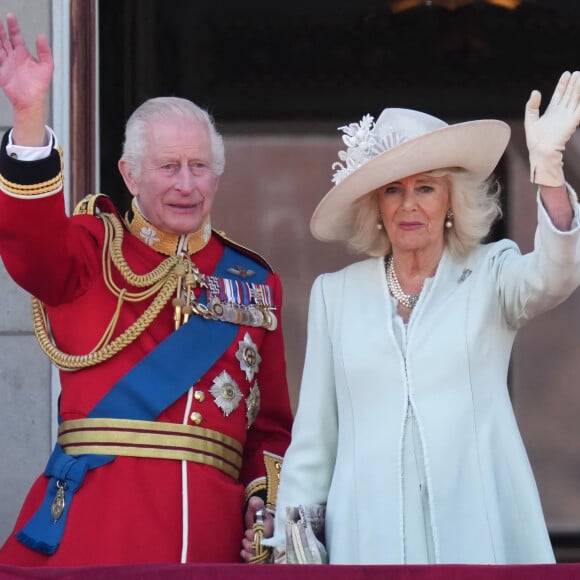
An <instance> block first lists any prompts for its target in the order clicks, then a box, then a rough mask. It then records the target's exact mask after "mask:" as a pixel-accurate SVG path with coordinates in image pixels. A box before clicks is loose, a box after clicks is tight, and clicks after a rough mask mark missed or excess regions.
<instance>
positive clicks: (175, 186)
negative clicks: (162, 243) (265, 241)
mask: <svg viewBox="0 0 580 580" xmlns="http://www.w3.org/2000/svg"><path fill="white" fill-rule="evenodd" d="M146 139H147V145H146V150H145V155H144V157H143V159H142V161H141V171H140V174H139V176H138V178H136V179H132V178H131V177H129V178H128V177H127V175H126V172H124V171H123V169H122V168H121V172H122V173H123V176H124V177H125V182H126V183H127V186H128V187H129V190H130V191H131V193H132V194H133V195H134V196H135V197H136V198H137V201H138V203H139V208H140V210H141V212H142V213H143V215H144V217H145V218H146V219H147V220H148V221H150V222H151V223H152V224H153V225H154V226H155V227H157V228H159V229H161V230H163V231H164V232H167V233H172V234H178V235H183V234H189V233H191V232H194V231H196V230H198V229H199V228H200V227H201V225H202V224H203V223H204V221H205V220H206V218H207V217H208V216H209V213H210V210H211V207H212V204H213V200H214V196H215V193H216V191H217V187H218V182H219V178H218V176H217V175H216V174H215V173H214V171H213V169H211V167H212V161H213V159H212V151H211V141H210V137H209V133H208V131H207V128H206V126H205V125H204V124H203V123H201V122H199V121H195V120H193V119H184V118H174V119H171V118H170V119H165V120H163V121H161V120H157V121H152V122H150V123H149V124H148V127H147V131H146Z"/></svg>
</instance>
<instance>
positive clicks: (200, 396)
mask: <svg viewBox="0 0 580 580" xmlns="http://www.w3.org/2000/svg"><path fill="white" fill-rule="evenodd" d="M193 396H194V397H195V400H196V401H199V402H200V403H203V402H204V401H205V393H204V392H203V391H195V393H193Z"/></svg>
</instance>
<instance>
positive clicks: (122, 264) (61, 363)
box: [32, 213, 187, 371]
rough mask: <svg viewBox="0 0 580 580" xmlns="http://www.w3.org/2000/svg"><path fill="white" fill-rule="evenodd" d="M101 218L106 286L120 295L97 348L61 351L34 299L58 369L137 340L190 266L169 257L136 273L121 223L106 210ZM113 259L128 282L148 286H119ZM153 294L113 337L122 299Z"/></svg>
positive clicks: (81, 364) (102, 357)
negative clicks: (125, 253) (78, 352)
mask: <svg viewBox="0 0 580 580" xmlns="http://www.w3.org/2000/svg"><path fill="white" fill-rule="evenodd" d="M99 217H100V218H101V219H102V220H103V224H104V226H105V239H104V244H103V253H102V264H103V276H104V279H105V284H106V285H107V288H108V289H109V290H110V291H111V293H112V294H113V295H115V296H116V297H117V307H116V309H115V312H114V313H113V316H112V318H111V321H110V322H109V324H108V326H107V328H106V329H105V332H104V333H103V336H102V337H101V339H100V340H99V342H98V343H97V345H96V346H95V347H94V349H93V350H92V351H91V352H89V353H87V354H81V355H71V354H67V353H64V352H62V351H61V350H59V349H58V348H57V347H56V345H55V344H54V342H53V340H52V337H51V336H50V331H49V329H48V321H47V317H46V310H45V307H44V304H43V303H42V302H41V301H40V300H38V298H35V297H33V298H32V320H33V324H34V333H35V335H36V338H37V340H38V343H39V344H40V347H41V349H42V350H43V351H44V353H45V354H46V355H47V356H48V357H49V358H50V360H51V361H52V362H53V363H54V364H55V365H56V366H57V367H58V368H59V369H61V370H65V371H75V370H79V369H84V368H88V367H91V366H94V365H97V364H99V363H102V362H104V361H106V360H108V359H110V358H111V357H113V356H115V355H116V354H117V353H119V352H120V351H121V350H123V349H124V348H125V347H126V346H128V345H129V344H131V343H132V342H133V341H135V340H136V339H137V338H138V337H139V336H140V335H141V334H142V333H143V332H144V331H145V329H147V328H148V327H149V325H150V324H151V323H152V322H153V320H155V318H156V317H157V315H158V314H159V313H160V312H161V310H162V309H163V307H164V306H165V305H166V304H167V303H168V302H169V300H170V299H171V297H172V295H173V294H174V292H175V290H176V288H177V283H178V280H179V279H181V278H182V277H183V275H184V274H185V271H186V268H187V266H186V264H185V259H184V258H183V257H181V256H170V257H168V258H166V259H165V260H163V262H161V264H159V266H157V267H156V268H155V269H154V270H152V271H151V272H148V273H147V274H143V275H140V274H136V273H135V272H133V271H132V270H131V268H130V267H129V265H128V264H127V262H126V260H125V257H124V256H123V251H122V244H123V235H124V232H123V226H122V225H121V222H120V221H119V219H118V218H117V217H116V216H114V215H113V214H106V213H103V214H100V215H99ZM111 262H112V263H113V264H114V265H115V267H116V269H117V270H118V271H119V273H120V274H121V275H122V277H123V279H124V280H125V281H126V282H127V283H128V284H130V285H131V286H134V287H137V288H145V290H143V291H141V292H129V291H128V290H127V289H126V288H119V287H118V286H117V284H116V283H115V282H114V280H113V276H112V271H111V270H112V269H111ZM154 294H157V295H156V296H155V298H154V299H153V301H152V302H151V304H150V305H149V306H148V307H147V309H146V310H145V312H143V314H142V315H141V316H140V317H139V318H138V319H137V320H135V322H133V324H131V326H129V327H128V328H127V329H126V330H125V331H124V332H123V333H121V334H120V335H119V336H117V338H115V339H114V340H111V336H112V335H113V332H114V330H115V327H116V325H117V322H118V320H119V314H120V312H121V307H122V305H123V302H124V301H127V302H140V301H142V300H146V299H147V298H150V297H151V296H153V295H154Z"/></svg>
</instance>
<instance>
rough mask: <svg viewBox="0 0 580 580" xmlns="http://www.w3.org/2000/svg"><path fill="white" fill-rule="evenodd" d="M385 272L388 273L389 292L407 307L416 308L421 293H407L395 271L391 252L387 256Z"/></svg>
mask: <svg viewBox="0 0 580 580" xmlns="http://www.w3.org/2000/svg"><path fill="white" fill-rule="evenodd" d="M384 261H385V274H386V275H387V286H388V287H389V292H390V293H391V295H392V296H393V298H394V299H395V300H396V301H397V302H398V303H399V304H402V305H403V306H406V307H407V308H414V307H415V304H417V301H418V300H419V296H420V295H421V294H420V293H419V294H405V293H404V292H403V289H402V288H401V284H400V283H399V279H398V278H397V274H396V273H395V268H394V266H393V256H392V254H389V255H388V256H385V260H384Z"/></svg>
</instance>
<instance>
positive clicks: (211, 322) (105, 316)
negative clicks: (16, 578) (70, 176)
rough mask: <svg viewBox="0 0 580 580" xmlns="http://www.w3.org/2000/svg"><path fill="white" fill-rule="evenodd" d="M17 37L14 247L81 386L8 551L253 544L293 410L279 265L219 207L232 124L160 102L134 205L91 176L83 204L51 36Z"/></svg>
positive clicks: (125, 554)
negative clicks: (246, 239)
mask: <svg viewBox="0 0 580 580" xmlns="http://www.w3.org/2000/svg"><path fill="white" fill-rule="evenodd" d="M0 47H1V48H0V85H1V86H2V88H3V90H4V93H5V94H6V96H7V97H8V100H9V101H10V103H11V104H12V107H13V114H14V126H13V129H12V130H11V131H9V132H7V134H6V135H5V136H4V139H3V143H2V146H1V150H0V254H1V257H2V260H3V262H4V264H5V266H6V269H7V271H8V272H9V273H10V275H11V276H12V278H13V279H14V280H15V281H16V282H17V283H18V284H19V285H20V286H21V287H22V288H24V289H25V290H27V291H28V292H29V293H30V294H31V295H32V296H33V297H34V298H33V313H34V328H35V332H36V334H37V337H38V339H39V342H40V345H41V347H42V348H43V350H44V351H45V352H46V354H47V355H48V356H49V357H50V358H51V360H52V361H53V362H54V363H55V364H56V365H57V366H58V367H59V368H60V369H61V370H60V378H61V387H62V392H61V397H60V403H59V432H58V441H57V445H56V447H55V449H54V451H53V453H52V455H51V457H50V459H49V461H48V464H47V467H46V470H45V472H44V474H42V475H41V476H40V477H39V478H38V480H37V481H36V482H35V483H34V485H33V487H32V489H31V490H30V492H29V494H28V496H27V498H26V501H25V503H24V506H23V508H22V510H21V512H20V515H19V517H18V520H17V522H16V525H15V528H14V533H13V534H12V535H11V536H10V537H9V538H8V540H7V541H6V543H5V544H4V546H3V547H2V548H1V549H0V562H1V563H4V564H14V565H23V566H79V565H90V564H121V563H137V562H140V563H143V562H236V561H240V556H239V551H240V539H241V537H242V535H243V530H244V527H245V526H244V521H243V519H244V509H245V506H246V505H247V503H248V500H249V499H250V498H251V497H253V496H260V497H261V498H262V500H263V501H264V502H265V504H266V507H270V508H272V507H273V504H274V502H275V492H276V487H277V473H278V470H279V467H280V463H281V458H282V456H283V454H284V452H285V450H286V447H287V445H288V442H289V438H290V427H291V421H292V414H291V410H290V403H289V397H288V390H287V383H286V368H285V360H284V344H283V337H282V328H281V325H280V309H281V298H282V296H281V292H282V291H281V285H280V280H279V277H278V276H277V275H276V274H275V273H274V272H273V271H272V270H271V268H270V267H269V266H268V264H267V263H266V262H265V261H264V260H263V259H261V258H260V257H259V256H257V255H256V254H254V253H253V252H250V251H249V250H246V249H243V248H241V247H239V246H237V245H236V244H234V243H233V242H231V241H230V240H228V239H226V238H225V237H224V236H223V235H220V234H218V233H216V232H215V231H213V230H212V228H211V225H210V209H211V206H212V202H213V199H214V195H215V193H216V190H217V186H218V180H219V175H220V174H221V172H222V171H223V165H224V159H223V143H222V140H221V137H220V136H219V134H218V133H217V132H216V130H215V128H214V125H213V122H212V121H211V119H210V118H209V116H208V115H207V113H206V112H205V111H204V110H202V109H200V108H199V107H197V106H196V105H194V104H193V103H191V102H190V101H187V100H185V99H179V98H172V97H171V98H158V99H151V100H149V101H147V102H145V103H144V104H143V105H141V106H140V107H139V108H138V109H137V110H136V111H135V113H134V114H133V115H132V116H131V118H130V119H129V121H128V123H127V128H126V134H125V145H124V151H123V155H122V158H121V160H120V162H119V169H120V171H121V173H122V175H123V178H124V180H125V182H126V184H127V187H128V189H129V191H130V192H131V193H132V195H133V196H134V198H133V205H132V209H131V211H130V212H128V214H127V215H126V216H125V217H123V218H121V217H119V216H118V214H117V212H116V211H115V209H114V207H113V205H112V203H111V202H110V200H109V199H108V198H107V197H105V196H92V197H89V198H87V199H85V200H83V202H81V203H80V204H79V205H78V206H77V208H76V209H75V212H74V215H73V216H72V217H68V216H67V215H66V214H65V210H64V194H63V177H62V168H61V163H62V159H61V153H60V150H59V147H58V144H57V140H56V136H55V135H54V134H53V133H52V131H51V130H50V129H47V128H46V127H45V125H44V122H45V114H46V111H45V109H46V97H47V94H48V91H49V87H50V82H51V79H52V72H53V61H52V56H51V52H50V49H49V46H48V43H47V40H46V38H45V37H44V36H40V37H39V38H38V41H37V54H38V58H35V57H34V56H33V55H32V54H31V53H30V52H29V50H28V49H27V47H26V45H25V43H24V41H23V39H22V36H21V33H20V30H19V26H18V22H17V20H16V18H15V17H14V16H13V15H8V16H7V19H6V28H5V27H4V25H3V24H2V25H1V26H0ZM251 505H252V507H250V508H247V509H248V510H249V511H250V513H246V518H251V517H252V510H255V509H256V507H259V506H260V505H261V501H257V502H256V501H255V500H253V501H252V504H251Z"/></svg>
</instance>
